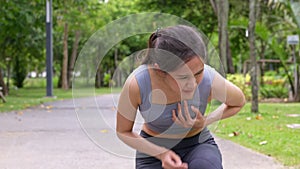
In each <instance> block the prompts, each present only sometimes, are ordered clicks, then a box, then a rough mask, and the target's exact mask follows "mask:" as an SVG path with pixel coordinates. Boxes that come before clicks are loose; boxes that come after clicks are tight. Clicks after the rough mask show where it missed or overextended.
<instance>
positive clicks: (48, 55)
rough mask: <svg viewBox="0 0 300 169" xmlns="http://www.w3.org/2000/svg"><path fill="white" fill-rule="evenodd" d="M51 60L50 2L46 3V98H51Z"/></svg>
mask: <svg viewBox="0 0 300 169" xmlns="http://www.w3.org/2000/svg"><path fill="white" fill-rule="evenodd" d="M52 60H53V48H52V0H47V1H46V73H47V77H46V78H47V92H46V96H47V97H52V96H53V94H52V90H53V84H52V74H53V70H52V64H53V63H52Z"/></svg>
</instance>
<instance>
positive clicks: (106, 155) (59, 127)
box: [0, 95, 284, 169]
mask: <svg viewBox="0 0 300 169" xmlns="http://www.w3.org/2000/svg"><path fill="white" fill-rule="evenodd" d="M117 99H118V96H117V95H102V96H97V97H90V98H80V99H75V100H64V101H56V102H50V103H45V104H43V105H40V106H37V107H32V108H28V109H26V110H22V111H15V112H7V113H0V168H1V169H133V168H134V158H133V157H134V150H132V149H131V148H129V147H128V146H126V145H125V144H123V143H122V142H120V141H119V140H118V138H117V137H116V135H115V132H114V129H115V116H116V113H115V106H116V102H117ZM141 124H142V119H141V117H138V118H137V125H136V126H135V129H134V130H135V131H137V132H138V131H139V128H140V126H141ZM216 141H217V143H218V145H219V147H220V150H221V152H222V156H223V165H224V169H283V168H284V167H283V166H282V165H281V164H279V163H278V162H276V161H275V160H274V159H272V158H271V157H268V156H266V155H262V154H259V153H257V152H254V151H252V150H250V149H247V148H245V147H242V146H240V145H238V144H235V143H233V142H231V141H228V140H224V139H220V138H216Z"/></svg>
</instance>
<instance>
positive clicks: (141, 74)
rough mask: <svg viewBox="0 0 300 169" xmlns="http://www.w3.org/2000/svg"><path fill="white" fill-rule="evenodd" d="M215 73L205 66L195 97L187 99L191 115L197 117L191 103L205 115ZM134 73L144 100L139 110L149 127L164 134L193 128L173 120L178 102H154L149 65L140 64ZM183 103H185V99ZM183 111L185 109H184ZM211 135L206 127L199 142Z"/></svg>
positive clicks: (178, 132)
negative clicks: (180, 124)
mask: <svg viewBox="0 0 300 169" xmlns="http://www.w3.org/2000/svg"><path fill="white" fill-rule="evenodd" d="M214 73H215V70H214V69H213V68H211V67H210V66H208V65H205V66H204V75H203V79H202V81H201V82H200V84H198V86H197V90H196V91H195V93H194V96H193V99H190V100H187V102H188V105H189V106H188V107H189V112H190V115H191V117H195V114H194V112H193V111H192V110H191V108H190V107H191V105H193V106H194V107H196V108H198V109H199V110H200V112H201V113H202V114H203V115H204V113H205V110H206V106H207V100H208V97H209V94H210V89H211V84H212V80H213V78H214ZM134 75H135V78H136V80H137V83H138V86H139V89H140V97H141V102H142V103H141V104H140V105H139V111H140V113H141V115H142V117H143V118H144V121H145V124H146V125H147V127H148V128H149V129H151V130H153V131H155V132H158V133H162V134H182V133H187V132H188V131H189V130H191V129H189V128H184V127H182V126H179V125H177V124H175V123H174V122H173V120H172V110H176V112H177V104H178V102H176V103H171V104H166V105H165V104H157V103H152V87H151V79H150V74H149V70H148V66H147V65H141V66H139V67H138V68H137V69H136V71H135V72H134ZM181 105H183V101H182V103H181ZM182 107H183V106H182ZM182 112H184V111H183V110H182ZM209 137H211V134H210V132H209V130H208V129H207V128H205V129H203V130H202V132H201V134H200V140H199V142H204V141H205V140H207V139H208V138H209Z"/></svg>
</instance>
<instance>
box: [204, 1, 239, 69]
mask: <svg viewBox="0 0 300 169" xmlns="http://www.w3.org/2000/svg"><path fill="white" fill-rule="evenodd" d="M210 3H211V6H212V8H213V10H214V12H215V14H216V16H217V17H218V30H219V55H220V59H221V62H222V64H223V66H224V69H225V72H227V73H234V72H235V71H234V66H233V62H232V57H231V51H230V43H229V38H228V30H227V27H228V13H229V2H228V0H210Z"/></svg>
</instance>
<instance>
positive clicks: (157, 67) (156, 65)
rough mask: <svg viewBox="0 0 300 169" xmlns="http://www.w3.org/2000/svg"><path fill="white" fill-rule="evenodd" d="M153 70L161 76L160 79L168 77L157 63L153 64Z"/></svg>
mask: <svg viewBox="0 0 300 169" xmlns="http://www.w3.org/2000/svg"><path fill="white" fill-rule="evenodd" d="M153 68H154V70H156V73H157V74H158V75H159V76H160V77H166V75H167V73H166V72H165V71H163V70H161V69H160V67H159V65H158V64H157V63H154V64H153Z"/></svg>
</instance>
